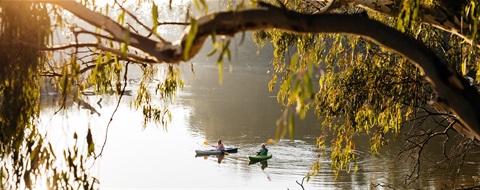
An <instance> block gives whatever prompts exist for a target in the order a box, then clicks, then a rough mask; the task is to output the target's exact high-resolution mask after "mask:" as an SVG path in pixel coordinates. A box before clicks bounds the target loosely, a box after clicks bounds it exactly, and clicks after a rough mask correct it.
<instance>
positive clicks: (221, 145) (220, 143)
mask: <svg viewBox="0 0 480 190" xmlns="http://www.w3.org/2000/svg"><path fill="white" fill-rule="evenodd" d="M213 147H214V148H216V149H217V150H225V146H223V144H222V140H221V139H218V141H217V146H213Z"/></svg>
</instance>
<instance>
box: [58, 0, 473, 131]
mask: <svg viewBox="0 0 480 190" xmlns="http://www.w3.org/2000/svg"><path fill="white" fill-rule="evenodd" d="M51 2H52V3H54V4H57V5H60V6H62V7H64V8H65V9H67V10H69V11H70V12H72V13H73V14H75V15H77V16H78V17H80V18H82V19H84V20H86V21H87V22H89V23H91V24H93V25H95V26H97V27H100V28H105V30H106V31H108V32H110V33H111V34H113V35H114V36H115V37H116V38H118V40H123V39H124V36H123V35H124V34H125V32H127V31H126V30H125V29H124V28H122V27H120V25H118V24H116V23H111V22H113V21H112V20H111V19H108V17H107V18H102V19H101V18H100V17H97V18H90V17H91V15H90V16H87V15H85V14H92V15H93V14H97V13H95V12H93V11H90V10H89V9H87V8H85V7H83V6H82V5H80V4H78V3H76V2H75V1H73V0H64V1H51ZM261 5H262V6H263V7H261V8H255V9H246V10H240V11H231V12H220V13H215V14H210V15H206V16H203V17H200V18H198V19H197V26H198V30H197V32H196V35H195V38H194V41H193V44H192V48H191V51H190V52H188V56H186V57H184V53H183V47H184V45H185V44H186V42H187V40H188V38H187V36H188V32H189V29H190V27H188V28H187V29H186V31H185V34H184V37H183V38H182V39H181V40H179V41H177V42H175V43H173V44H169V43H160V42H157V41H154V40H151V39H148V38H146V37H143V36H140V35H137V34H130V37H131V38H133V39H134V40H130V41H131V42H132V43H130V45H131V46H133V47H136V48H138V49H140V50H142V51H144V52H146V53H148V54H150V55H151V56H154V57H156V59H157V60H158V62H167V63H179V62H180V61H186V60H189V59H191V58H192V57H193V56H195V55H196V54H197V53H198V51H199V50H200V48H201V47H202V46H203V43H204V41H205V39H206V38H207V37H208V36H209V35H211V34H213V33H215V34H217V35H229V36H231V35H234V34H235V33H238V32H244V31H247V30H265V29H273V28H276V29H282V30H286V31H291V32H297V33H345V34H354V35H358V36H363V37H365V38H368V39H370V40H371V41H373V42H375V43H377V44H379V45H381V46H383V47H386V48H389V49H390V50H392V51H394V52H396V53H398V54H400V55H402V56H404V57H406V58H408V59H409V60H410V61H411V62H412V63H414V64H415V65H416V66H417V68H419V69H420V70H421V71H423V73H424V74H425V77H426V79H427V81H428V82H429V83H430V84H431V85H432V87H433V88H434V89H435V91H436V92H437V94H438V96H439V100H441V103H443V104H444V105H446V106H448V107H449V108H451V109H452V111H453V112H454V113H455V114H457V115H458V116H459V121H461V122H462V124H463V125H464V126H465V127H466V128H467V129H468V130H469V131H471V132H472V133H474V135H475V136H474V138H475V139H477V140H480V94H479V93H478V92H477V89H476V88H474V87H473V86H471V85H470V84H469V82H468V81H467V80H466V79H465V78H463V77H462V76H461V75H460V74H458V73H457V72H455V71H453V70H451V69H450V68H449V67H448V66H447V65H446V64H445V63H443V62H442V61H441V60H440V59H439V58H438V57H437V56H436V55H435V54H434V53H433V52H432V51H431V50H430V49H428V48H427V47H425V45H424V44H422V43H420V42H419V41H417V40H415V39H413V38H411V37H409V36H407V35H405V34H403V33H401V32H399V31H397V30H395V29H393V28H390V27H388V26H386V25H385V24H382V23H380V22H378V21H375V20H372V19H369V18H367V17H362V16H358V15H334V14H320V15H307V14H301V13H296V12H293V11H289V10H286V9H281V8H277V7H274V6H271V5H268V4H265V3H261ZM97 15H98V14H97ZM101 16H103V15H101ZM92 19H93V20H92ZM97 19H98V20H97ZM137 42H138V43H137Z"/></svg>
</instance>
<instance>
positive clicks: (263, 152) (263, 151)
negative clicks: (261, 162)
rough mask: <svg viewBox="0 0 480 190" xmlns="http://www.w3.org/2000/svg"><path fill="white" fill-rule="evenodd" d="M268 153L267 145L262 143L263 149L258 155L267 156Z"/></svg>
mask: <svg viewBox="0 0 480 190" xmlns="http://www.w3.org/2000/svg"><path fill="white" fill-rule="evenodd" d="M267 153H268V149H267V148H265V143H262V149H260V151H258V152H257V155H267Z"/></svg>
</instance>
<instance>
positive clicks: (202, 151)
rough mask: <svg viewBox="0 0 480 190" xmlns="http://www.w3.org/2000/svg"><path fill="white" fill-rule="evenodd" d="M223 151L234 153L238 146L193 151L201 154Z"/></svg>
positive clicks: (221, 152)
mask: <svg viewBox="0 0 480 190" xmlns="http://www.w3.org/2000/svg"><path fill="white" fill-rule="evenodd" d="M225 152H228V153H235V152H238V148H225V150H217V149H210V150H195V153H197V154H201V155H214V154H224V153H225Z"/></svg>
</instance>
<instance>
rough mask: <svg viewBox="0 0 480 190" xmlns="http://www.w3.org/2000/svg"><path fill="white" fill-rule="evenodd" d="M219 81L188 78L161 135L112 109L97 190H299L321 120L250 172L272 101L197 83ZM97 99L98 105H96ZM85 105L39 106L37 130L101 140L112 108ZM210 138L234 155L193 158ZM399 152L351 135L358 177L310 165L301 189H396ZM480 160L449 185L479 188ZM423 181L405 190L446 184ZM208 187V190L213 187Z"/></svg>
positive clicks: (428, 176)
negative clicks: (313, 171)
mask: <svg viewBox="0 0 480 190" xmlns="http://www.w3.org/2000/svg"><path fill="white" fill-rule="evenodd" d="M234 71H235V70H234ZM217 75H218V73H217V72H216V71H215V70H212V69H203V70H197V71H196V77H197V79H196V80H193V79H192V80H190V79H189V80H190V83H188V84H189V85H188V86H187V87H186V88H185V90H184V91H182V92H180V93H179V95H178V98H177V102H176V103H175V104H173V105H171V111H172V114H173V116H174V118H173V121H172V123H171V124H170V125H169V126H168V128H167V129H166V130H164V129H163V128H161V127H158V126H156V125H153V124H151V125H148V126H147V128H146V129H142V124H141V123H142V116H141V113H140V112H136V111H133V110H131V109H129V106H128V104H127V103H128V102H129V101H130V100H131V98H133V97H135V96H125V97H123V100H122V104H121V106H120V109H119V110H118V112H117V114H116V115H115V116H114V117H113V118H112V124H111V126H110V130H109V134H108V142H107V145H106V147H105V150H104V153H103V157H101V159H100V160H99V161H98V162H97V164H96V165H95V166H94V168H93V169H95V170H96V171H98V172H97V176H98V177H99V179H100V181H101V188H102V189H116V188H117V189H119V188H122V189H140V188H149V189H175V188H176V189H179V188H180V189H202V188H203V189H212V188H218V187H232V188H243V189H248V188H250V189H263V188H270V189H272V188H273V189H286V188H291V189H298V188H299V186H298V184H297V183H296V181H297V180H301V179H303V177H304V176H305V175H306V174H307V172H308V170H309V169H310V167H311V164H312V163H313V162H315V161H317V154H318V153H321V152H318V150H317V149H316V148H315V142H316V139H315V137H316V136H318V135H319V134H318V133H319V131H320V130H319V128H318V127H319V126H318V124H319V121H318V120H317V119H316V118H308V119H307V120H305V121H301V122H299V123H298V124H297V130H296V133H295V136H294V139H292V140H291V139H281V140H280V141H279V142H277V143H274V144H271V145H269V147H268V149H269V152H270V153H273V154H275V156H274V157H273V158H271V159H269V160H268V161H265V162H257V163H250V161H249V159H248V156H249V155H254V154H255V152H257V151H258V149H259V144H261V143H265V142H266V141H267V140H268V139H270V138H272V137H274V135H275V132H276V126H275V121H276V119H277V118H278V117H279V116H280V113H281V107H280V106H279V105H278V103H277V102H276V100H275V98H272V97H271V96H273V95H274V93H272V92H269V91H268V90H266V86H264V85H266V84H267V83H268V80H269V76H268V75H266V74H262V73H256V74H252V73H242V72H238V73H235V72H233V73H229V74H225V75H226V76H225V80H224V83H223V85H219V84H218V80H216V79H215V77H213V78H214V79H209V78H203V77H205V76H217ZM236 81H240V82H236ZM240 83H247V84H248V85H245V84H243V85H242V84H240ZM238 85H240V88H239V87H238ZM132 89H135V88H132ZM242 89H243V90H242ZM133 93H135V92H133ZM52 98H54V97H52ZM100 98H103V100H102V101H101V105H98V104H96V103H97V102H98V101H99V100H100ZM83 101H85V102H86V103H89V104H90V105H92V106H93V107H94V108H95V109H96V110H97V111H98V113H101V117H100V116H99V114H95V113H94V114H90V113H91V112H90V110H86V109H76V108H77V107H78V106H75V105H76V104H72V106H71V107H72V108H73V109H72V110H70V111H68V112H65V113H63V112H61V113H59V114H53V113H54V112H55V111H56V110H58V108H59V106H58V105H56V104H55V102H56V101H53V100H48V99H46V100H45V101H42V106H44V107H45V109H46V110H47V111H44V110H42V125H44V126H45V128H48V130H49V135H50V137H52V138H53V137H57V136H65V137H63V138H54V139H55V146H60V145H61V144H63V143H64V142H65V141H67V140H66V139H68V138H69V137H70V138H71V137H72V134H71V132H69V131H68V130H71V129H74V130H77V131H81V130H84V131H85V129H87V128H88V127H90V128H91V129H92V132H93V133H94V136H95V138H96V139H97V140H98V142H102V140H104V134H105V131H106V126H107V123H108V122H109V120H110V117H109V116H111V114H112V113H113V111H114V110H115V105H116V100H115V99H113V98H108V97H102V96H96V95H95V96H88V97H83ZM49 106H50V109H48V107H49ZM48 110H50V111H48ZM58 126H63V127H58ZM67 126H69V127H68V128H67ZM78 134H79V135H80V136H81V135H82V133H78ZM217 139H222V140H223V143H224V144H225V146H226V147H239V148H240V149H239V151H238V153H231V154H229V155H213V156H207V157H195V155H196V154H195V150H199V149H204V148H206V147H205V145H204V144H203V142H205V141H210V142H213V141H216V140H217ZM432 143H433V144H432V146H433V148H434V149H433V150H432V149H429V150H432V151H428V150H427V149H426V150H425V154H424V155H428V157H429V158H428V159H427V160H424V161H425V162H422V164H426V165H423V166H427V167H425V168H428V166H429V165H432V164H435V159H433V158H442V152H441V148H440V149H438V148H436V149H435V147H436V146H437V145H438V143H437V144H435V143H434V142H432ZM99 146H100V145H97V147H96V148H97V149H99V148H100V147H99ZM399 147H401V144H398V143H395V142H394V143H391V144H390V145H388V146H386V147H384V148H383V149H382V152H381V155H380V156H373V155H371V154H370V153H369V141H368V139H367V138H366V137H365V136H359V137H358V139H357V148H358V150H357V151H355V154H356V156H357V159H358V160H357V161H358V164H359V169H358V171H357V172H351V173H346V172H340V173H339V174H338V176H335V174H334V173H333V172H332V171H331V169H330V164H331V161H330V160H329V159H328V157H327V158H324V159H323V158H322V159H320V160H318V161H319V162H320V163H321V170H320V172H319V174H318V175H317V176H316V177H314V178H313V179H311V180H310V181H309V182H306V183H305V184H304V187H305V189H373V188H374V187H373V185H372V184H384V185H393V186H394V187H401V186H398V184H402V183H403V181H404V179H405V175H407V174H409V173H410V172H411V169H412V166H411V165H409V164H408V163H406V162H403V160H397V159H396V157H397V154H398V152H399V150H400V149H399ZM439 150H440V151H439ZM325 153H326V154H327V155H328V154H329V153H330V151H329V150H328V149H327V150H326V151H325ZM478 154H479V153H478V152H477V153H472V155H471V156H469V157H467V161H466V162H465V164H464V167H463V168H462V173H461V174H460V176H459V178H458V182H457V184H463V185H465V186H473V185H478V184H477V183H478V182H476V181H475V179H474V178H472V176H474V177H475V176H479V175H480V174H479V173H480V169H479V164H478V163H480V157H479V156H478ZM421 175H422V178H420V179H419V180H418V181H417V182H416V183H414V184H413V185H412V186H409V187H408V188H417V189H440V188H442V187H444V184H445V183H449V181H445V179H446V178H445V176H446V175H449V174H448V173H446V172H442V171H435V172H433V173H432V172H431V171H428V169H424V168H422V171H421ZM212 180H215V181H216V184H212V183H211V182H212Z"/></svg>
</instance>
